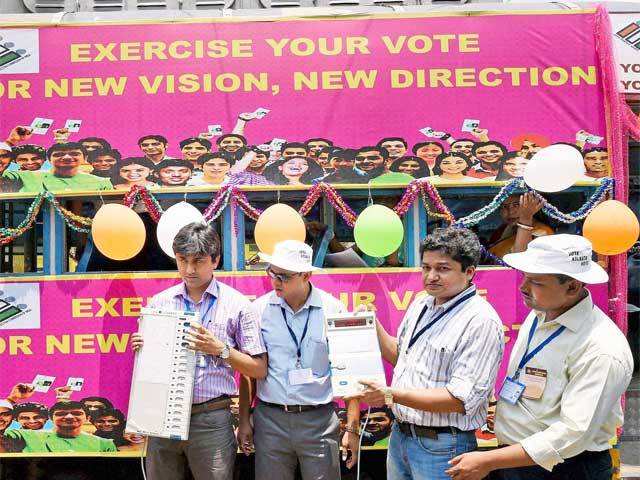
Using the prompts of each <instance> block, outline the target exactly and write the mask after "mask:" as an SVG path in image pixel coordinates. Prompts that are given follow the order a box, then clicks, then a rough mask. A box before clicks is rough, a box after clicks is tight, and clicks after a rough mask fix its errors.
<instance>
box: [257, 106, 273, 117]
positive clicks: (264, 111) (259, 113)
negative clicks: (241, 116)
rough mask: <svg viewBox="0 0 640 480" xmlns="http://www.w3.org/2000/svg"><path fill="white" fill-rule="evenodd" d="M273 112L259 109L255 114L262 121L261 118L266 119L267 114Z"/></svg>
mask: <svg viewBox="0 0 640 480" xmlns="http://www.w3.org/2000/svg"><path fill="white" fill-rule="evenodd" d="M270 111H271V110H269V109H268V108H262V107H260V108H257V109H256V110H255V111H254V112H253V114H254V115H255V116H256V118H258V119H260V118H264V117H266V116H267V113H269V112H270Z"/></svg>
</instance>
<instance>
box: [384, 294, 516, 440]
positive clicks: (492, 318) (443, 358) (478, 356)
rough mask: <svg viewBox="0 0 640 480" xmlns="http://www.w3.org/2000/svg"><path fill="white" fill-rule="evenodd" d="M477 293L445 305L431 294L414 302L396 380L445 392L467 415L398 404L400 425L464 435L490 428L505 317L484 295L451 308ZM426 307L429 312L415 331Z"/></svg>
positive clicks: (402, 333) (401, 334)
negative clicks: (490, 400)
mask: <svg viewBox="0 0 640 480" xmlns="http://www.w3.org/2000/svg"><path fill="white" fill-rule="evenodd" d="M473 291H475V286H471V287H469V288H468V289H466V290H465V291H463V292H461V293H460V294H458V295H457V296H456V297H454V298H452V299H451V300H449V301H448V302H446V303H444V304H442V305H435V298H434V297H432V296H430V295H426V296H424V297H421V298H418V299H416V300H414V302H413V303H412V304H411V305H410V306H409V309H408V310H407V313H406V314H405V316H404V319H403V320H402V323H401V324H400V327H399V329H398V361H397V363H396V366H395V369H394V371H393V381H392V386H393V387H394V388H399V389H416V388H446V389H447V390H448V391H449V393H451V395H453V396H454V397H456V398H457V399H459V400H460V401H461V402H462V403H463V404H464V408H465V413H464V414H461V413H433V412H427V411H423V410H417V409H415V408H410V407H406V406H404V405H399V404H395V405H394V406H393V413H394V414H395V416H396V418H397V419H398V420H399V421H401V422H408V423H414V424H417V425H423V426H428V427H446V426H452V427H457V428H459V429H460V430H464V431H468V430H474V429H476V428H479V427H481V426H482V425H483V424H484V423H485V420H486V416H487V407H488V398H489V395H490V394H491V392H492V390H493V386H494V383H495V381H496V375H497V373H498V367H499V366H500V360H501V358H502V352H503V349H504V342H503V333H502V322H501V321H500V317H499V316H498V314H497V313H496V311H495V310H494V309H493V307H492V306H491V305H490V304H489V302H487V301H486V300H485V299H484V298H482V297H481V296H480V295H474V296H473V297H471V298H470V299H469V300H467V301H465V302H463V303H461V304H459V305H458V306H456V307H455V308H451V307H452V306H453V305H454V304H455V303H456V302H457V301H458V300H459V299H460V298H462V297H463V296H465V295H466V294H468V293H471V292H473ZM425 305H428V308H427V310H426V312H425V315H424V317H423V318H422V320H421V321H420V323H419V324H418V325H417V328H416V323H417V322H418V320H419V319H418V317H419V315H420V312H422V309H423V308H424V306H425ZM442 312H446V313H445V315H444V316H443V317H442V318H441V319H440V320H438V321H437V322H436V323H435V324H434V325H433V326H432V327H431V328H429V329H428V330H427V331H426V332H425V333H424V334H423V335H422V336H421V337H419V339H418V340H417V341H416V342H415V344H414V345H413V346H412V347H411V348H410V349H408V346H409V342H410V338H411V336H412V335H413V334H414V332H419V331H420V329H421V328H422V327H423V326H426V325H427V324H428V323H429V322H431V321H432V320H433V319H435V318H436V316H437V315H439V314H441V313H442Z"/></svg>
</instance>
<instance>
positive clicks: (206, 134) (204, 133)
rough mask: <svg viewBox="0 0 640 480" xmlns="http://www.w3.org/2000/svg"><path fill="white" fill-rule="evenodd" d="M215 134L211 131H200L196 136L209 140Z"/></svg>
mask: <svg viewBox="0 0 640 480" xmlns="http://www.w3.org/2000/svg"><path fill="white" fill-rule="evenodd" d="M213 137H215V135H214V134H213V133H211V132H202V133H200V134H198V138H204V139H205V140H211V139H212V138H213Z"/></svg>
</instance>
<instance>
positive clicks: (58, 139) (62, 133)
mask: <svg viewBox="0 0 640 480" xmlns="http://www.w3.org/2000/svg"><path fill="white" fill-rule="evenodd" d="M70 136H71V132H70V131H69V129H68V128H56V129H55V130H54V131H53V141H54V142H55V143H67V142H68V141H69V137H70Z"/></svg>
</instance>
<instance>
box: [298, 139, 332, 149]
mask: <svg viewBox="0 0 640 480" xmlns="http://www.w3.org/2000/svg"><path fill="white" fill-rule="evenodd" d="M310 142H324V143H326V144H327V146H329V147H331V146H333V142H332V141H331V140H329V139H327V138H320V137H318V138H310V139H309V140H307V141H306V142H304V143H305V145H307V146H309V143H310Z"/></svg>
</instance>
